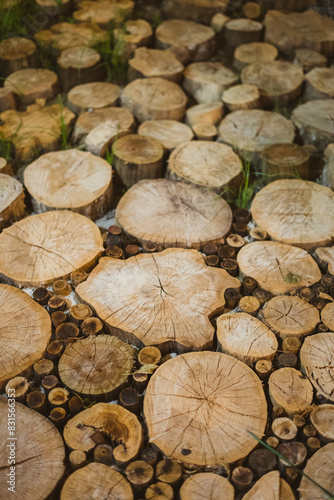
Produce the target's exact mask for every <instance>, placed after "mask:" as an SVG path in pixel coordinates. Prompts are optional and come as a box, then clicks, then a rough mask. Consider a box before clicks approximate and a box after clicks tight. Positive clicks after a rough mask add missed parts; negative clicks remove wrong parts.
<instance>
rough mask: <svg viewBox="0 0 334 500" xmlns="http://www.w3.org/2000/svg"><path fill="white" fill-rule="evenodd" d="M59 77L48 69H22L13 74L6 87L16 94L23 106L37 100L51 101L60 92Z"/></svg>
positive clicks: (5, 84) (6, 82) (6, 81)
mask: <svg viewBox="0 0 334 500" xmlns="http://www.w3.org/2000/svg"><path fill="white" fill-rule="evenodd" d="M58 85H59V84H58V77H57V75H56V73H54V72H53V71H50V70H48V69H41V68H38V69H35V68H29V69H21V70H19V71H15V72H14V73H11V75H10V76H9V77H8V78H7V79H6V80H5V83H4V87H6V88H8V89H10V90H11V92H13V94H16V95H17V96H18V97H19V99H20V101H21V102H22V104H25V105H27V104H32V103H34V102H35V100H36V99H47V100H48V99H51V98H52V97H54V96H55V95H56V93H57V91H58Z"/></svg>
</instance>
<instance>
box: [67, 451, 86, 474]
mask: <svg viewBox="0 0 334 500" xmlns="http://www.w3.org/2000/svg"><path fill="white" fill-rule="evenodd" d="M68 459H69V462H70V466H71V469H72V471H75V470H77V469H80V468H81V467H84V466H85V465H87V456H86V453H85V452H84V451H80V450H73V451H71V453H70V454H69V456H68Z"/></svg>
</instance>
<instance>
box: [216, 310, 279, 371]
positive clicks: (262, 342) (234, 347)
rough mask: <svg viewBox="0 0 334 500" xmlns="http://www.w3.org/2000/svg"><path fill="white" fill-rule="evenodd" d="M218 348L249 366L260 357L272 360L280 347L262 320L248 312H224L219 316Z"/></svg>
mask: <svg viewBox="0 0 334 500" xmlns="http://www.w3.org/2000/svg"><path fill="white" fill-rule="evenodd" d="M217 343H218V350H219V351H220V352H225V353H226V354H230V356H234V357H235V358H237V359H239V360H240V361H243V362H244V363H246V364H247V365H249V366H253V363H256V362H257V361H258V360H260V359H268V360H272V359H273V358H274V356H275V353H276V351H277V349H278V342H277V339H276V337H275V335H274V334H273V333H272V332H271V331H270V330H269V328H267V327H266V325H264V324H263V323H261V321H260V320H258V319H257V318H254V317H253V316H251V315H250V314H247V313H238V314H236V313H230V314H223V315H222V316H219V318H217Z"/></svg>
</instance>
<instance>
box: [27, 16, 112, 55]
mask: <svg viewBox="0 0 334 500" xmlns="http://www.w3.org/2000/svg"><path fill="white" fill-rule="evenodd" d="M34 38H35V40H36V42H37V44H40V45H42V46H45V47H46V48H47V49H48V50H49V51H50V52H52V53H56V54H57V55H59V54H60V52H61V51H63V50H66V49H70V48H71V47H82V46H85V47H92V46H95V45H96V44H98V43H100V42H106V41H107V39H108V34H107V32H106V31H105V30H102V29H101V28H99V27H98V26H97V24H92V23H77V24H74V23H57V24H54V25H53V26H51V28H50V29H49V30H43V31H39V32H38V33H36V34H35V35H34Z"/></svg>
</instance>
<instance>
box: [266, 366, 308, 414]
mask: <svg viewBox="0 0 334 500" xmlns="http://www.w3.org/2000/svg"><path fill="white" fill-rule="evenodd" d="M268 387H269V394H270V398H271V401H272V403H273V406H282V407H283V408H284V409H285V411H286V412H287V414H288V415H289V417H291V416H292V415H295V414H296V413H302V412H303V411H305V410H306V409H307V408H308V407H309V406H311V404H312V400H313V387H312V384H311V382H310V381H309V380H308V378H307V377H305V375H303V374H302V373H301V372H300V371H299V370H295V368H290V367H286V368H280V369H279V370H275V371H274V372H273V373H272V374H271V375H270V377H269V381H268Z"/></svg>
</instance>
